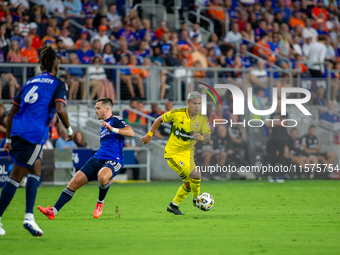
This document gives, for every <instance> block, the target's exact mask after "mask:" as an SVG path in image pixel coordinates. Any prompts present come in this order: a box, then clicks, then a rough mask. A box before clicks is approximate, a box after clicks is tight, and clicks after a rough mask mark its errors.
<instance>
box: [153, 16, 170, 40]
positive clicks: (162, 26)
mask: <svg viewBox="0 0 340 255" xmlns="http://www.w3.org/2000/svg"><path fill="white" fill-rule="evenodd" d="M164 32H169V29H168V27H167V26H166V21H164V20H163V21H162V22H161V24H160V25H159V27H158V28H157V29H156V30H155V36H156V38H157V39H158V40H160V39H161V38H162V34H163V33H164Z"/></svg>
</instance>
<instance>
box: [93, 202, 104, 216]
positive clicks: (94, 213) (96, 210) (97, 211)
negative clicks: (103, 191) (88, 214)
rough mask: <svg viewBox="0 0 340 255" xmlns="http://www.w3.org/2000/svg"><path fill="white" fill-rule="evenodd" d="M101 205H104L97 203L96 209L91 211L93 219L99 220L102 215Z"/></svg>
mask: <svg viewBox="0 0 340 255" xmlns="http://www.w3.org/2000/svg"><path fill="white" fill-rule="evenodd" d="M103 205H104V203H102V204H101V203H97V204H96V209H94V211H93V217H95V218H99V217H100V215H102V213H103Z"/></svg>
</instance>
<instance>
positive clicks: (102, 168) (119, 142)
mask: <svg viewBox="0 0 340 255" xmlns="http://www.w3.org/2000/svg"><path fill="white" fill-rule="evenodd" d="M112 106H113V102H112V99H111V98H109V97H105V98H100V99H98V100H97V103H96V111H95V112H96V114H97V118H98V119H99V120H103V121H102V128H101V130H100V147H99V150H98V151H97V152H96V153H95V154H94V155H93V157H92V158H90V159H89V160H88V161H87V162H86V164H85V165H84V166H83V167H82V168H81V169H80V170H79V171H78V172H77V173H76V174H75V176H74V177H73V179H72V180H71V181H70V183H69V184H68V185H67V187H66V188H65V189H64V191H63V192H62V193H61V195H60V197H59V199H58V201H57V202H56V204H55V205H54V206H53V207H52V208H51V207H50V206H47V208H44V207H41V206H38V209H39V210H40V211H41V212H42V213H43V214H45V215H46V216H47V217H48V218H49V219H50V220H53V219H54V218H55V216H56V214H57V213H58V211H59V210H60V209H61V208H62V207H63V206H64V205H65V204H66V203H67V202H69V201H70V200H71V199H72V197H73V195H74V193H75V191H76V190H77V189H79V188H80V187H81V186H83V185H84V184H86V183H88V182H89V181H93V180H98V183H99V197H98V201H97V205H96V209H95V210H94V212H93V217H95V218H98V217H99V216H100V215H101V214H102V209H103V204H104V198H105V196H106V193H107V191H108V190H109V188H110V180H111V179H112V178H113V177H114V176H115V175H117V174H118V173H119V172H120V169H121V168H122V167H123V165H124V163H123V160H124V159H123V148H124V136H128V137H133V136H134V132H133V130H132V128H131V127H130V126H128V125H127V124H126V123H125V121H124V120H123V119H122V118H121V117H119V116H114V115H112Z"/></svg>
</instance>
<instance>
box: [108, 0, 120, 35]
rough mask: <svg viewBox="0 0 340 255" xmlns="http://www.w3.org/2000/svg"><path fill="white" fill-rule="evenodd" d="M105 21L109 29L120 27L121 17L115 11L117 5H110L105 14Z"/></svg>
mask: <svg viewBox="0 0 340 255" xmlns="http://www.w3.org/2000/svg"><path fill="white" fill-rule="evenodd" d="M106 18H107V21H108V22H109V24H108V25H109V26H110V28H111V29H117V28H120V27H121V26H122V21H121V19H122V16H121V15H120V14H119V12H118V11H117V5H116V4H111V5H110V7H109V11H108V12H107V13H106Z"/></svg>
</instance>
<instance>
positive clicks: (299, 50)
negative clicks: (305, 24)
mask: <svg viewBox="0 0 340 255" xmlns="http://www.w3.org/2000/svg"><path fill="white" fill-rule="evenodd" d="M299 41H300V38H299V36H298V35H293V49H294V50H295V52H296V53H297V54H299V55H300V56H301V55H302V48H301V46H300V43H299Z"/></svg>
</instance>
